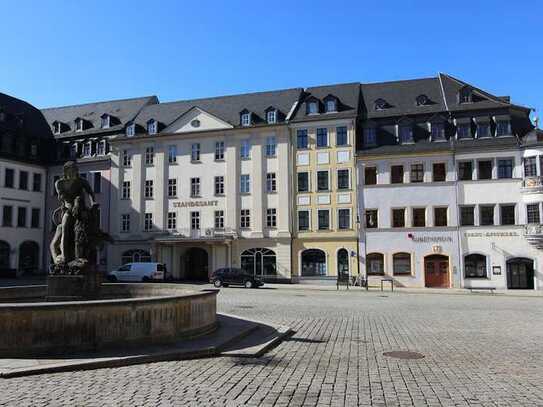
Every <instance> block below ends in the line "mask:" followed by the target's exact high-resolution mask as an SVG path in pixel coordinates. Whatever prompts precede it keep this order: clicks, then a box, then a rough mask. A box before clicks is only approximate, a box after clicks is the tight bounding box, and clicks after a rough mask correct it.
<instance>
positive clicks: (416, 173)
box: [410, 164, 424, 182]
mask: <svg viewBox="0 0 543 407" xmlns="http://www.w3.org/2000/svg"><path fill="white" fill-rule="evenodd" d="M410 181H411V182H423V181H424V164H411V172H410Z"/></svg>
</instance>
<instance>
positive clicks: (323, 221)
mask: <svg viewBox="0 0 543 407" xmlns="http://www.w3.org/2000/svg"><path fill="white" fill-rule="evenodd" d="M317 213H318V219H319V230H328V229H330V211H329V210H328V209H319V210H318V212H317Z"/></svg>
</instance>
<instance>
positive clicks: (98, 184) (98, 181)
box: [92, 171, 102, 194]
mask: <svg viewBox="0 0 543 407" xmlns="http://www.w3.org/2000/svg"><path fill="white" fill-rule="evenodd" d="M92 183H93V185H92V189H93V191H94V193H95V194H99V193H101V192H102V173H101V172H100V171H97V172H94V173H93V179H92Z"/></svg>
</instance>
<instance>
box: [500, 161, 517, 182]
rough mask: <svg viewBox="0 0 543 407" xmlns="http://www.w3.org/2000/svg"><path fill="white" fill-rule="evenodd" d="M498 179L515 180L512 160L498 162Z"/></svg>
mask: <svg viewBox="0 0 543 407" xmlns="http://www.w3.org/2000/svg"><path fill="white" fill-rule="evenodd" d="M498 178H500V179H502V178H513V160H512V159H511V158H509V159H501V160H498Z"/></svg>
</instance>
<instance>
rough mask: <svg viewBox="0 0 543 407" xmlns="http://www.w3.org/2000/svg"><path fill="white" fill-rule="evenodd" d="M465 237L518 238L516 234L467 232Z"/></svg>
mask: <svg viewBox="0 0 543 407" xmlns="http://www.w3.org/2000/svg"><path fill="white" fill-rule="evenodd" d="M464 236H466V237H515V236H519V234H518V233H517V232H467V233H464Z"/></svg>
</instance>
